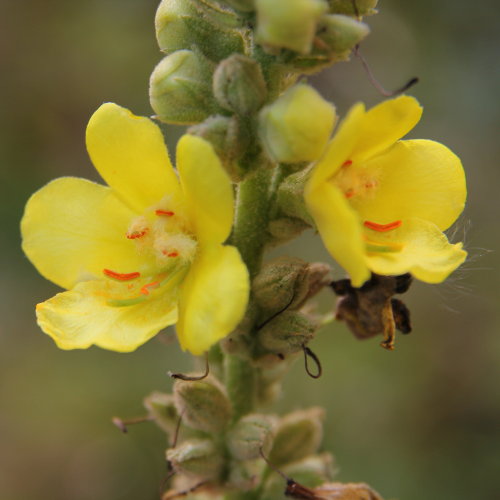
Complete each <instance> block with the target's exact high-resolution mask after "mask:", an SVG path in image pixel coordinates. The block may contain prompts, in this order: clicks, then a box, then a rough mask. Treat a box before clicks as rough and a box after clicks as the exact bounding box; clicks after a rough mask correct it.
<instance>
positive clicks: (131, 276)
mask: <svg viewBox="0 0 500 500" xmlns="http://www.w3.org/2000/svg"><path fill="white" fill-rule="evenodd" d="M102 272H103V273H104V274H105V275H106V276H107V277H108V278H113V279H115V280H118V281H130V280H135V279H136V278H138V277H139V276H140V275H141V273H140V272H138V271H134V272H133V273H117V272H116V271H111V269H103V270H102Z"/></svg>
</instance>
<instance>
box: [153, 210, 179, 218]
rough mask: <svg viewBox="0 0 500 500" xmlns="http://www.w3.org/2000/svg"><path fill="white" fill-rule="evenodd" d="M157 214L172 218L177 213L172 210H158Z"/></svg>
mask: <svg viewBox="0 0 500 500" xmlns="http://www.w3.org/2000/svg"><path fill="white" fill-rule="evenodd" d="M155 214H156V215H166V216H167V217H172V216H174V215H175V212H172V211H171V210H162V209H160V208H159V209H158V210H155Z"/></svg>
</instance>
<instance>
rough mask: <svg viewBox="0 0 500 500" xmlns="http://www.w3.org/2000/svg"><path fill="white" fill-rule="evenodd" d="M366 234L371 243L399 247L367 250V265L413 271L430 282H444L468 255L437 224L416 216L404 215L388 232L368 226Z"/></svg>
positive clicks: (395, 272) (392, 271) (383, 271)
mask: <svg viewBox="0 0 500 500" xmlns="http://www.w3.org/2000/svg"><path fill="white" fill-rule="evenodd" d="M365 236H366V238H367V239H368V243H370V242H373V243H376V244H377V245H381V246H382V245H387V247H389V248H390V247H391V245H395V246H399V248H400V250H399V251H393V252H385V253H384V252H373V253H368V256H367V263H368V266H369V267H370V269H371V270H372V271H374V272H375V273H377V274H385V275H398V274H404V273H406V272H410V273H412V274H413V275H414V276H415V277H416V278H418V279H419V280H422V281H426V282H427V283H441V282H442V281H444V280H445V279H446V278H447V277H448V276H449V275H450V274H451V273H452V272H453V271H454V270H455V269H456V268H457V267H458V266H460V264H462V262H463V261H464V260H465V258H466V256H467V252H465V251H464V250H462V244H461V243H457V244H454V245H452V244H451V243H449V242H448V239H447V238H446V236H445V235H444V234H443V233H442V232H441V231H440V230H439V228H438V227H437V226H436V225H435V224H432V223H431V222H428V221H425V220H422V219H417V218H412V219H405V220H403V221H402V224H401V226H400V227H399V228H397V229H394V230H392V231H387V232H385V233H380V232H377V231H372V230H369V229H366V230H365ZM372 248H373V246H372ZM382 248H383V247H382Z"/></svg>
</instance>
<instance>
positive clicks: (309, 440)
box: [269, 407, 325, 466]
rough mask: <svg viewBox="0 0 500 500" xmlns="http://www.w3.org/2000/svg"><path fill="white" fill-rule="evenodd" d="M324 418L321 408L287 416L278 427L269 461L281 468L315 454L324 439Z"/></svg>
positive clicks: (296, 412)
mask: <svg viewBox="0 0 500 500" xmlns="http://www.w3.org/2000/svg"><path fill="white" fill-rule="evenodd" d="M324 416H325V411H324V410H323V408H319V407H315V408H309V409H307V410H299V411H295V412H293V413H290V414H288V415H286V416H285V417H284V418H283V419H282V420H281V422H280V423H279V425H278V429H277V431H276V437H275V438H274V442H273V447H272V449H271V453H270V455H269V461H270V462H271V463H272V464H275V465H277V466H280V465H283V464H288V463H291V462H295V461H297V460H301V459H302V458H304V457H307V456H308V455H312V454H313V453H315V452H316V450H317V449H318V448H319V445H320V444H321V439H322V437H323V425H322V421H323V420H324Z"/></svg>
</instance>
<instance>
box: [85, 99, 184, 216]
mask: <svg viewBox="0 0 500 500" xmlns="http://www.w3.org/2000/svg"><path fill="white" fill-rule="evenodd" d="M86 139H87V150H88V152H89V155H90V158H91V159H92V162H93V164H94V166H95V168H96V169H97V170H98V171H99V173H100V174H101V176H102V178H103V179H104V180H105V181H106V182H107V184H108V185H109V186H110V187H112V188H113V189H114V190H115V191H116V192H117V194H118V196H119V197H120V198H121V199H122V200H123V201H124V202H125V203H127V204H128V205H129V206H130V207H132V208H133V209H134V210H136V211H137V212H138V213H142V212H143V211H144V209H145V208H147V207H149V206H151V205H153V204H154V203H157V202H158V201H159V200H161V199H162V198H163V197H164V196H165V195H166V194H171V195H173V196H174V195H176V194H177V192H178V189H179V187H178V181H177V177H176V175H175V172H174V170H173V168H172V165H171V163H170V160H169V157H168V151H167V148H166V146H165V143H164V140H163V135H162V133H161V131H160V129H159V128H158V127H157V126H156V125H155V124H154V123H153V122H152V121H151V120H149V119H148V118H144V117H138V116H135V115H133V114H132V113H131V112H130V111H128V110H127V109H125V108H122V107H120V106H117V105H116V104H113V103H106V104H103V105H102V106H101V107H100V108H99V109H98V110H97V111H96V112H95V113H94V114H93V115H92V118H91V119H90V121H89V124H88V126H87V137H86Z"/></svg>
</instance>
